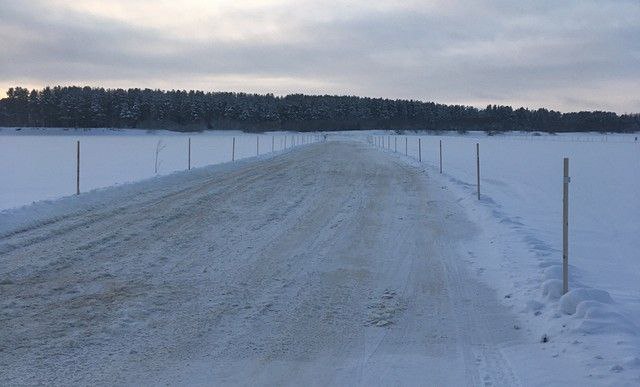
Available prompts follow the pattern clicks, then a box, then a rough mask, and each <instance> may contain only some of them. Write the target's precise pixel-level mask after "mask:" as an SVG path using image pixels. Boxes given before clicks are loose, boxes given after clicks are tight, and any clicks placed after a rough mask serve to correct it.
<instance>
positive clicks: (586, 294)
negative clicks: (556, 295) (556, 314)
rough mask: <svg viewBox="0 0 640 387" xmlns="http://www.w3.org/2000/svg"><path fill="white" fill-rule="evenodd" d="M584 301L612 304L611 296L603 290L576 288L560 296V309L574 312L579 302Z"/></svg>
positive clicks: (564, 311) (565, 311) (569, 312)
mask: <svg viewBox="0 0 640 387" xmlns="http://www.w3.org/2000/svg"><path fill="white" fill-rule="evenodd" d="M545 283H546V282H545ZM585 301H598V302H600V303H604V304H613V300H612V299H611V296H610V295H609V293H608V292H606V291H604V290H600V289H587V288H578V289H573V290H571V291H569V292H568V293H567V294H565V295H563V296H562V297H560V310H561V311H562V312H563V313H566V314H574V313H576V309H577V308H578V306H579V305H580V303H582V302H585Z"/></svg>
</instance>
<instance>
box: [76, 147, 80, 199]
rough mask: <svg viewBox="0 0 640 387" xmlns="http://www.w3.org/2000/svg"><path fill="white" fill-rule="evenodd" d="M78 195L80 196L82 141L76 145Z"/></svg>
mask: <svg viewBox="0 0 640 387" xmlns="http://www.w3.org/2000/svg"><path fill="white" fill-rule="evenodd" d="M76 195H80V140H78V142H77V143H76Z"/></svg>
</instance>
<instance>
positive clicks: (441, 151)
mask: <svg viewBox="0 0 640 387" xmlns="http://www.w3.org/2000/svg"><path fill="white" fill-rule="evenodd" d="M440 173H442V140H440Z"/></svg>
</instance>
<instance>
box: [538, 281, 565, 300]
mask: <svg viewBox="0 0 640 387" xmlns="http://www.w3.org/2000/svg"><path fill="white" fill-rule="evenodd" d="M542 295H543V296H545V297H547V298H548V299H550V300H557V299H558V298H560V297H561V296H562V281H560V280H559V279H548V280H546V281H544V282H543V283H542Z"/></svg>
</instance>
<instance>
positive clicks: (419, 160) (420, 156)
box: [418, 137, 422, 163]
mask: <svg viewBox="0 0 640 387" xmlns="http://www.w3.org/2000/svg"><path fill="white" fill-rule="evenodd" d="M418 162H420V163H421V162H422V139H421V138H420V137H418Z"/></svg>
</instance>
